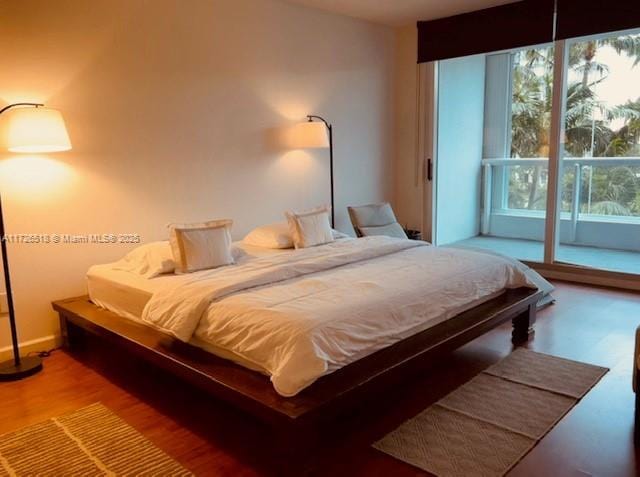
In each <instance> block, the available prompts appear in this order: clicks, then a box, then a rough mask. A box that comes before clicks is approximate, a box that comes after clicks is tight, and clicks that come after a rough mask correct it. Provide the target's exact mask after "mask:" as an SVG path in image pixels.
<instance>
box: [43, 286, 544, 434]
mask: <svg viewBox="0 0 640 477" xmlns="http://www.w3.org/2000/svg"><path fill="white" fill-rule="evenodd" d="M541 295H542V292H540V291H538V290H532V289H528V288H518V289H514V290H508V291H507V292H506V293H504V294H502V295H500V296H498V297H496V298H494V299H492V300H490V301H488V302H485V303H483V304H481V305H479V306H476V307H474V308H472V309H470V310H468V311H466V312H464V313H461V314H460V315H458V316H457V317H455V318H452V319H450V320H447V321H446V322H444V323H441V324H439V325H436V326H434V327H432V328H429V329H427V330H425V331H423V332H421V333H418V334H416V335H414V336H411V337H409V338H407V339H405V340H403V341H401V342H399V343H396V344H395V345H393V346H390V347H388V348H385V349H383V350H380V351H378V352H376V353H373V354H372V355H369V356H367V357H365V358H363V359H361V360H359V361H357V362H355V363H352V364H350V365H348V366H346V367H344V368H342V369H340V370H338V371H335V372H334V373H332V374H329V375H327V376H324V377H322V378H320V379H319V380H318V381H316V382H315V383H314V384H312V385H311V386H310V387H308V388H307V389H305V390H303V391H302V392H301V393H299V394H298V395H296V396H294V397H290V398H285V397H282V396H280V395H279V394H277V393H276V392H275V390H274V389H273V386H272V385H271V382H270V381H269V379H268V378H267V377H265V376H263V375H261V374H259V373H256V372H254V371H250V370H248V369H246V368H243V367H242V366H239V365H236V364H234V363H232V362H231V361H228V360H225V359H221V358H218V357H216V356H214V355H213V354H211V353H208V352H206V351H204V350H201V349H199V348H196V347H194V346H191V345H188V344H185V343H182V342H180V341H178V340H176V339H174V338H172V337H170V336H168V335H166V334H164V333H162V332H159V331H156V330H154V329H152V328H150V327H147V326H145V325H144V324H141V323H137V322H134V321H132V320H128V319H125V318H122V317H120V316H118V315H116V314H114V313H111V312H109V311H106V310H104V309H101V308H99V307H97V306H96V305H94V304H93V303H91V301H89V298H88V297H79V298H70V299H67V300H61V301H56V302H54V303H53V308H54V309H55V311H57V312H58V313H59V315H60V324H61V329H62V336H63V343H64V345H65V346H66V347H67V348H69V349H71V350H73V347H74V345H76V344H79V343H81V341H82V339H83V336H84V335H86V334H91V335H95V336H97V337H99V338H100V339H102V340H105V341H108V342H109V343H110V344H112V345H114V346H115V347H116V348H121V349H123V350H126V351H127V352H129V353H131V354H133V355H135V356H137V357H139V358H140V359H142V360H145V361H146V362H148V363H150V364H152V365H154V366H157V367H159V368H162V369H164V370H165V371H167V372H169V373H171V374H174V375H176V376H178V377H179V378H181V379H184V380H186V381H188V382H190V383H192V384H194V385H196V386H197V387H199V388H202V389H203V390H205V391H206V392H208V393H210V394H211V395H214V396H215V397H217V398H220V399H223V400H225V401H228V402H229V403H231V404H232V405H233V406H236V407H239V408H241V409H242V410H244V411H246V412H248V413H250V414H252V415H254V416H256V417H258V418H260V419H262V420H264V421H266V422H268V423H270V424H272V425H274V426H276V428H277V429H279V430H285V431H286V432H287V433H289V432H296V431H299V430H302V429H303V428H306V427H307V426H310V425H313V424H314V423H317V422H318V420H325V419H328V418H331V417H333V416H335V415H338V414H339V413H340V412H342V411H344V410H345V409H349V408H350V406H353V405H354V404H355V405H357V404H358V402H363V401H366V400H367V397H368V396H371V393H375V392H377V391H380V390H381V389H383V388H386V387H388V386H390V385H391V384H394V383H398V382H399V381H401V380H403V379H405V378H406V377H408V376H411V374H412V373H415V372H416V370H419V369H420V368H421V367H423V366H425V364H427V363H429V362H432V361H433V360H434V359H437V358H438V357H441V356H442V355H444V354H446V353H448V352H450V351H452V350H454V349H456V348H458V347H460V346H462V345H464V344H466V343H468V342H470V341H471V340H473V339H475V338H477V337H478V336H480V335H482V334H484V333H486V332H487V331H489V330H491V329H493V328H495V327H497V326H499V325H501V324H503V323H505V322H507V321H509V320H512V322H513V334H512V337H513V342H514V343H515V344H520V343H523V342H525V341H527V340H528V338H529V336H530V335H531V334H532V333H533V324H534V322H535V318H536V303H537V302H538V300H539V299H540V297H541ZM296 433H297V432H296Z"/></svg>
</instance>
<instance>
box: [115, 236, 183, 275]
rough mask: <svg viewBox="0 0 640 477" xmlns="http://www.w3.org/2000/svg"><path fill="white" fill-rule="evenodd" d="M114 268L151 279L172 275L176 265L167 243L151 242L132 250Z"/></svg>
mask: <svg viewBox="0 0 640 477" xmlns="http://www.w3.org/2000/svg"><path fill="white" fill-rule="evenodd" d="M114 268H115V269H116V270H124V271H126V272H131V273H137V274H139V275H142V276H143V277H145V278H153V277H157V276H158V275H162V274H163V273H173V272H174V270H175V268H176V264H175V262H174V260H173V253H172V252H171V246H170V245H169V242H152V243H148V244H145V245H142V246H140V247H136V248H135V249H133V250H132V251H131V252H129V253H128V254H127V255H126V256H125V257H124V258H123V259H122V260H120V261H119V262H118V263H117V264H116V265H115V266H114Z"/></svg>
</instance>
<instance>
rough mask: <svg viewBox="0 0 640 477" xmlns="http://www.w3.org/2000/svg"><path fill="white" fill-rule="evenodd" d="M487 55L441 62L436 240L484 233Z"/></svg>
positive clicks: (448, 240)
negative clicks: (483, 157)
mask: <svg viewBox="0 0 640 477" xmlns="http://www.w3.org/2000/svg"><path fill="white" fill-rule="evenodd" d="M484 79H485V56H484V55H477V56H471V57H465V58H457V59H452V60H446V61H441V62H440V65H439V73H438V159H437V161H438V163H437V173H438V178H437V199H436V203H437V212H436V216H437V219H436V220H437V226H436V233H437V244H438V245H445V244H448V243H452V242H456V241H458V240H464V239H466V238H469V237H474V236H476V235H478V233H479V231H480V194H481V167H480V164H481V160H482V137H483V130H484Z"/></svg>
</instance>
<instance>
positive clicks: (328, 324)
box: [54, 237, 542, 427]
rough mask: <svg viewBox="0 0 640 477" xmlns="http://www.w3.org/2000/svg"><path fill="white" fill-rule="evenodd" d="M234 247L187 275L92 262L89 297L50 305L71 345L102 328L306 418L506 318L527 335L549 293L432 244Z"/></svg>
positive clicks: (252, 405)
mask: <svg viewBox="0 0 640 477" xmlns="http://www.w3.org/2000/svg"><path fill="white" fill-rule="evenodd" d="M234 249H235V250H234V254H235V255H236V257H237V260H236V262H237V263H236V265H233V266H231V267H224V268H222V269H216V270H212V271H211V270H210V271H203V272H197V273H193V274H188V275H167V276H161V277H156V278H153V279H144V278H141V277H139V276H134V275H132V274H130V273H128V272H124V271H121V270H117V269H114V267H113V265H110V264H107V265H100V266H95V267H92V269H91V270H90V271H89V273H88V277H87V278H88V288H89V297H80V298H73V299H69V300H62V301H59V302H55V303H54V309H55V310H56V311H58V313H59V314H60V317H61V327H62V330H63V336H64V338H65V343H66V344H67V346H69V347H73V346H74V344H75V343H77V342H78V341H80V340H82V337H83V335H84V334H86V333H90V334H92V335H96V336H100V337H101V338H102V339H107V340H109V341H110V342H112V343H115V344H117V345H119V346H122V347H124V348H126V349H128V350H129V351H130V352H132V353H134V354H137V355H138V356H140V357H142V358H143V359H145V360H147V361H149V362H151V363H153V364H155V365H158V366H160V367H162V368H164V369H166V370H168V371H170V372H172V373H174V374H177V375H179V376H181V377H182V378H184V379H186V380H188V381H191V382H192V383H194V384H196V385H198V386H200V387H202V388H204V389H206V390H207V391H209V392H211V393H212V394H215V395H216V396H219V397H221V398H223V399H226V400H227V401H229V402H231V403H233V404H235V405H237V406H239V407H241V408H243V409H245V410H247V411H250V412H251V413H253V414H255V415H257V416H258V417H262V418H265V419H266V420H268V421H270V422H274V423H278V424H287V426H289V425H290V424H292V423H295V425H296V426H298V425H302V424H303V423H304V424H305V425H306V424H307V423H311V422H313V421H314V420H317V419H323V418H324V417H325V416H327V415H328V414H330V413H334V412H336V411H337V410H338V409H341V408H343V407H344V406H347V405H349V403H352V404H353V403H354V402H357V400H358V399H361V398H362V396H363V395H366V393H368V392H371V391H372V390H374V389H380V388H382V387H385V386H387V385H389V384H391V383H393V382H395V381H396V380H400V379H403V378H404V377H406V376H407V375H410V374H411V373H412V372H414V371H415V369H417V367H420V366H423V365H424V363H426V362H428V361H431V360H433V359H436V358H438V357H440V356H442V355H443V354H445V353H447V352H448V351H450V350H452V349H455V348H457V347H459V346H461V345H462V344H465V343H466V342H468V341H470V340H472V339H474V338H476V337H477V336H480V335H481V334H483V333H485V332H486V331H488V330H490V329H492V328H494V327H496V326H498V325H500V324H502V323H504V322H505V321H508V320H512V321H513V325H514V332H513V341H514V342H523V341H526V340H527V339H528V337H529V336H530V334H531V333H532V329H533V323H534V321H535V313H536V303H537V301H538V300H539V299H540V297H541V294H542V292H540V291H539V290H538V289H537V286H536V283H535V280H532V279H531V276H530V275H528V274H527V270H526V267H523V266H522V265H519V264H517V263H516V262H514V261H512V260H509V259H506V258H501V257H496V256H494V255H488V254H483V253H479V252H476V251H467V250H456V249H446V248H437V247H431V246H429V245H428V244H426V243H424V242H416V241H410V240H400V239H392V238H388V237H370V238H363V239H346V240H338V241H336V242H334V243H331V244H328V245H323V246H320V247H314V248H313V249H308V250H298V251H292V250H286V251H267V250H260V249H259V248H255V247H247V246H243V245H242V244H235V245H234ZM289 427H290V426H289Z"/></svg>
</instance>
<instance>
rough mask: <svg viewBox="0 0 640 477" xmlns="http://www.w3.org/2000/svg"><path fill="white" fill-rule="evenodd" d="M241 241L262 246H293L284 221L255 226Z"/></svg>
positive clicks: (287, 225) (287, 226) (289, 232)
mask: <svg viewBox="0 0 640 477" xmlns="http://www.w3.org/2000/svg"><path fill="white" fill-rule="evenodd" d="M242 243H245V244H247V245H253V246H254V247H263V248H293V238H292V237H291V231H290V230H289V224H287V223H286V222H278V223H275V224H269V225H263V226H262V227H257V228H255V229H253V230H252V231H251V232H249V233H248V234H247V236H246V237H245V238H244V239H243V240H242Z"/></svg>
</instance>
